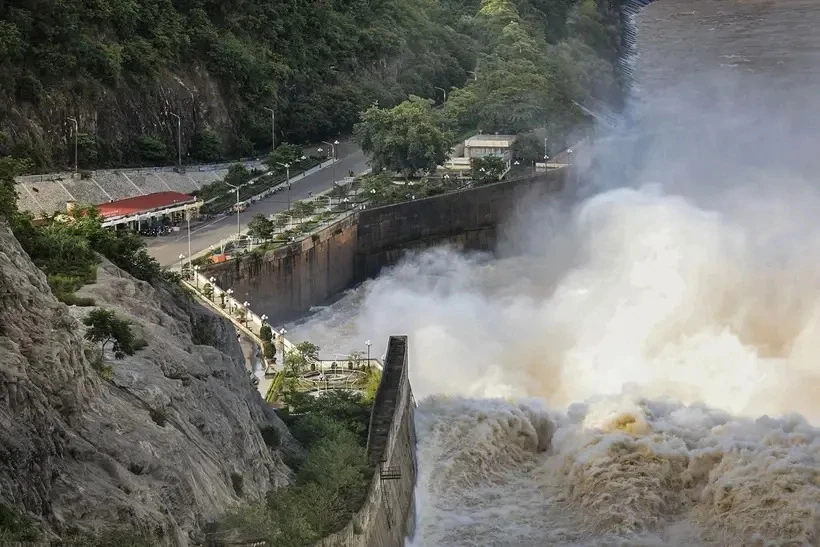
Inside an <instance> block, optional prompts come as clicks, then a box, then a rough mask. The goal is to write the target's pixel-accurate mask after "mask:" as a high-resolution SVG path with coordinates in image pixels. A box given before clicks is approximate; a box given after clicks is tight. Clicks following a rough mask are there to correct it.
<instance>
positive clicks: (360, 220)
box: [202, 169, 571, 324]
mask: <svg viewBox="0 0 820 547" xmlns="http://www.w3.org/2000/svg"><path fill="white" fill-rule="evenodd" d="M569 173H570V171H569V170H568V169H556V170H554V171H549V172H547V173H539V174H536V175H532V176H528V177H523V178H520V179H516V180H511V181H504V182H499V183H496V184H489V185H485V186H479V187H477V188H470V189H466V190H461V191H458V192H452V193H449V194H443V195H440V196H434V197H429V198H425V199H419V200H415V201H409V202H404V203H399V204H396V205H388V206H384V207H375V208H372V209H365V210H362V211H356V212H354V213H351V214H350V215H348V216H347V217H345V218H343V219H341V220H339V221H337V222H335V223H333V224H331V225H329V226H328V227H326V228H324V229H323V230H321V231H319V232H318V233H316V234H314V235H312V236H311V237H308V238H305V239H303V240H302V241H299V242H296V243H293V244H291V245H287V246H285V247H281V248H279V249H276V250H274V251H269V252H267V253H265V254H264V255H256V254H251V255H248V256H245V257H241V258H239V259H235V260H229V261H227V262H223V263H221V264H213V265H209V266H207V267H206V268H203V271H202V274H203V275H204V276H205V277H210V276H214V277H215V278H216V279H217V281H216V284H217V285H218V286H220V287H226V288H227V287H229V288H232V289H233V291H234V295H235V296H236V298H237V299H239V300H240V301H242V300H248V301H250V302H251V303H252V305H253V309H255V310H260V312H261V313H265V314H266V315H267V316H268V317H269V318H270V322H271V323H274V324H276V323H280V322H284V321H288V320H290V319H293V318H295V317H297V316H299V315H301V314H304V313H305V312H307V311H309V310H310V308H311V307H312V306H317V305H320V304H322V303H325V302H326V301H327V300H328V299H329V298H331V297H333V296H335V295H337V294H339V293H340V292H342V291H343V290H345V289H347V288H350V287H351V286H353V285H355V284H357V283H360V282H362V281H364V280H366V279H368V278H371V277H375V276H376V275H378V273H379V271H380V270H381V269H382V268H383V267H385V266H390V265H392V264H395V263H396V262H397V261H398V260H399V259H400V258H401V257H402V256H403V255H404V254H405V253H406V252H407V251H408V250H417V249H423V248H427V247H432V246H435V245H440V244H443V243H449V244H452V245H454V246H456V247H457V248H459V249H463V250H484V251H492V250H493V249H494V247H495V244H496V241H497V237H498V228H499V226H501V225H502V224H503V223H504V222H505V221H506V220H507V219H510V218H511V217H512V216H513V215H514V213H515V210H516V207H518V206H520V205H521V204H527V203H532V202H533V201H535V200H538V199H541V198H543V197H544V196H546V195H549V194H553V193H555V192H557V191H559V190H561V189H562V188H563V187H564V186H565V184H566V183H567V178H568V177H569V176H571V175H570V174H569Z"/></svg>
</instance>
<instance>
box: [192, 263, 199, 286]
mask: <svg viewBox="0 0 820 547" xmlns="http://www.w3.org/2000/svg"><path fill="white" fill-rule="evenodd" d="M199 270H200V267H199V265H198V264H197V265H196V266H194V273H193V276H194V283H196V290H199Z"/></svg>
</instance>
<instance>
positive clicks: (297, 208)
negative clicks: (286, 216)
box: [293, 201, 314, 219]
mask: <svg viewBox="0 0 820 547" xmlns="http://www.w3.org/2000/svg"><path fill="white" fill-rule="evenodd" d="M313 207H314V205H313V202H311V201H297V202H296V203H294V204H293V215H294V216H295V217H296V218H299V219H303V218H305V217H308V216H310V215H311V214H312V213H313Z"/></svg>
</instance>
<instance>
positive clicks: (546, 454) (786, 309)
mask: <svg viewBox="0 0 820 547" xmlns="http://www.w3.org/2000/svg"><path fill="white" fill-rule="evenodd" d="M634 17H635V40H636V42H637V44H638V46H639V54H638V55H637V57H636V58H634V59H631V60H630V63H632V65H633V68H632V74H633V78H634V82H635V88H634V91H633V97H632V99H631V101H630V105H629V108H628V110H627V112H626V113H625V116H624V122H623V123H624V126H625V128H624V131H625V132H626V133H639V134H641V135H650V137H647V138H641V142H640V146H635V145H634V140H630V139H628V138H626V139H622V144H617V143H615V144H613V143H614V142H615V140H617V139H614V140H613V141H610V144H608V145H607V146H606V147H604V149H601V148H600V147H596V148H597V150H596V151H597V152H598V158H597V161H596V164H595V165H594V166H593V167H592V168H591V169H589V170H586V171H585V172H584V174H583V176H582V181H581V182H583V184H578V183H576V182H574V183H573V184H567V185H566V186H568V187H579V188H583V191H582V192H580V193H579V194H580V197H576V196H573V199H571V200H569V199H561V200H559V199H553V200H550V199H547V200H545V201H544V202H542V203H541V204H540V205H538V206H536V210H537V212H536V214H530V215H526V214H525V215H520V214H518V213H517V212H514V213H513V216H514V217H519V220H522V221H520V222H513V223H512V224H515V225H514V226H509V225H508V226H505V227H504V228H503V229H502V230H501V231H499V229H498V228H496V229H495V231H491V230H488V229H486V230H480V229H479V230H478V233H479V234H480V233H483V234H484V236H483V237H486V238H487V239H486V240H485V241H484V242H482V241H481V237H482V236H479V235H478V234H476V235H475V236H473V237H472V238H471V240H472V241H473V242H474V243H472V244H470V245H469V246H468V245H464V246H463V248H465V249H466V248H473V249H478V250H479V251H480V250H481V249H488V248H490V247H491V245H490V243H489V242H490V241H491V240H492V241H494V242H496V243H497V242H499V241H501V242H502V245H501V247H502V248H501V249H497V251H500V252H496V253H495V256H494V257H489V256H488V255H486V254H482V253H481V252H478V253H463V252H458V250H457V249H459V248H462V247H461V246H460V244H459V243H458V238H457V237H454V238H450V239H452V240H455V241H456V244H455V249H456V250H455V251H453V250H448V249H446V248H440V247H438V248H437V247H434V246H429V245H425V244H423V243H422V244H421V245H422V246H424V247H425V249H424V250H421V251H419V252H414V253H406V254H405V255H404V256H403V257H402V258H400V259H398V260H395V259H392V258H385V257H390V256H391V252H392V251H391V249H392V248H394V244H393V243H392V242H387V243H385V244H384V246H383V247H382V248H381V249H380V250H378V251H377V252H374V253H373V255H372V256H378V257H382V258H376V259H373V263H374V264H381V265H382V266H384V265H389V267H388V268H386V269H382V270H381V272H380V274H379V275H378V276H377V277H370V278H369V279H368V276H372V275H373V273H374V272H375V270H376V269H377V267H378V266H374V268H373V270H370V271H369V272H368V270H367V268H366V267H365V266H364V265H365V264H367V260H366V256H368V254H369V253H366V252H365V250H366V249H368V248H372V247H365V243H360V242H366V241H373V240H371V239H368V238H366V237H363V238H362V240H359V235H360V234H359V232H358V228H357V230H356V232H355V235H353V233H351V238H355V242H356V247H355V250H352V251H351V252H350V257H351V258H350V260H349V262H347V261H346V262H345V264H353V265H354V266H351V271H350V272H349V274H348V275H349V278H350V279H351V280H355V281H351V283H353V284H354V285H355V284H356V283H358V285H356V288H354V289H351V290H348V291H346V292H345V294H344V296H343V297H342V298H340V299H339V300H337V301H336V302H334V303H333V304H331V305H330V306H328V307H326V308H324V309H322V310H321V311H319V312H317V313H316V314H314V316H312V317H311V318H310V319H309V320H308V321H306V322H305V323H302V324H300V325H297V326H290V327H289V333H290V334H289V335H290V336H292V337H294V338H295V339H296V340H301V339H309V340H311V341H313V342H314V343H316V344H318V345H319V346H320V347H322V348H335V349H334V350H333V351H339V352H347V351H352V350H356V349H361V348H362V347H363V343H364V340H368V339H369V340H373V341H374V347H373V351H374V352H376V354H377V355H379V354H380V352H382V351H385V350H386V349H387V348H386V347H385V346H384V344H383V342H382V344H381V346H380V347H379V342H380V340H387V337H388V336H389V335H390V334H392V333H397V332H401V333H404V334H407V335H408V356H409V360H410V362H411V363H412V366H411V367H410V370H409V376H410V381H411V383H412V386H413V392H414V394H415V397H416V398H417V400H418V406H417V407H416V408H415V410H414V418H415V423H416V457H417V461H418V476H417V486H416V489H415V499H416V507H415V522H416V527H415V535H414V537H413V538H412V540H411V541H410V542H409V543H408V545H409V546H411V547H440V546H441V547H444V546H447V547H449V546H457V547H461V546H467V545H470V546H476V545H480V546H482V547H483V546H516V547H541V546H543V545H555V546H572V547H576V546H590V547H592V546H596V547H597V546H612V545H630V546H642V547H649V546H652V547H656V546H661V545H671V546H687V547H688V546H709V547H718V546H720V547H724V546H726V547H729V546H731V547H735V546H738V547H740V546H765V545H784V546H785V545H788V546H795V547H797V546H804V545H818V544H820V521H819V520H818V518H817V514H818V513H817V510H816V509H817V507H818V503H820V488H819V487H818V483H817V477H818V473H820V429H818V425H820V405H818V403H817V398H816V393H817V390H818V389H820V374H818V372H817V370H818V369H817V365H816V357H815V356H816V355H817V354H818V352H819V351H820V345H818V340H820V337H818V334H817V333H818V322H817V319H816V318H817V317H818V313H820V311H818V310H819V308H818V304H817V302H818V301H820V300H818V299H819V298H820V276H818V274H817V267H816V259H815V257H816V256H820V243H818V242H820V223H818V221H817V218H816V211H817V210H818V208H820V181H818V178H817V173H818V172H820V156H818V154H817V153H816V150H815V148H816V142H817V141H818V137H819V135H818V131H817V128H818V127H820V103H818V100H817V97H818V96H820V95H818V93H817V91H818V90H820V68H818V64H817V63H816V59H817V55H818V53H820V40H818V35H817V33H816V32H814V31H813V29H816V28H817V25H820V4H817V2H809V1H805V0H781V1H778V2H765V1H758V0H752V1H742V2H741V1H736V0H725V1H721V2H715V1H712V0H685V1H684V0H662V1H658V2H654V3H652V4H651V5H649V6H647V7H646V8H645V9H643V10H642V11H640V13H638V14H636V15H635V16H634ZM784 29H789V30H788V32H784ZM615 133H616V134H617V130H616V131H615ZM636 158H638V159H637V160H636ZM486 191H489V190H486ZM524 199H525V201H526V198H524ZM485 207H487V206H485ZM485 210H486V209H485ZM513 210H514V209H513ZM394 211H395V210H394ZM508 211H509V209H508ZM376 213H378V211H377V210H373V211H372V214H376ZM360 220H361V219H360ZM508 220H510V219H508ZM382 222H384V224H382ZM428 222H432V221H428ZM508 224H509V223H508ZM379 225H380V226H382V227H383V228H385V231H384V232H383V233H385V234H387V233H390V232H389V231H388V230H387V229H386V228H387V227H389V226H391V224H390V221H389V220H388V219H387V218H384V219H382V220H381V221H379ZM480 225H481V223H476V224H474V226H477V227H480ZM363 226H365V225H364V224H363ZM501 232H505V233H506V235H504V236H503V238H500V237H499V236H500V235H501ZM366 233H373V232H372V231H371V232H367V231H365V229H364V228H362V232H361V235H363V236H364V234H366ZM440 233H441V234H442V235H443V234H444V232H443V231H442V232H440ZM434 239H435V237H433V236H432V235H431V236H430V240H431V241H432V240H434ZM442 239H445V240H446V239H448V238H447V237H443V238H442ZM509 242H516V243H517V244H518V246H519V248H520V250H521V252H516V253H507V252H505V250H504V249H503V246H504V245H506V244H508V243H509ZM360 244H362V248H361V253H360V252H359V251H360V250H359V245H360ZM370 245H372V244H370ZM402 245H404V246H405V248H409V247H411V246H412V245H405V244H404V243H403V242H401V241H398V242H396V245H395V246H399V247H400V246H402ZM357 257H358V258H357ZM356 272H360V273H359V274H358V275H360V277H356V276H355V275H354V273H356ZM365 272H368V273H365Z"/></svg>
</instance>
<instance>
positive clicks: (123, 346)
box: [83, 308, 136, 359]
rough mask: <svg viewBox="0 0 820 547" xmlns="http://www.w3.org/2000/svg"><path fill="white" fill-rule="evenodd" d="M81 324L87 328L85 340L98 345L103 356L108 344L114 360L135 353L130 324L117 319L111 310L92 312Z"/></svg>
mask: <svg viewBox="0 0 820 547" xmlns="http://www.w3.org/2000/svg"><path fill="white" fill-rule="evenodd" d="M83 323H84V324H85V325H86V326H87V327H89V328H88V330H87V331H86V333H85V338H86V340H89V341H90V342H93V343H95V344H100V350H101V351H102V354H103V355H105V348H106V346H107V345H108V344H111V349H112V350H113V351H114V357H115V358H116V359H123V358H124V357H125V356H126V355H134V353H135V352H136V347H135V342H136V339H135V337H134V333H133V332H132V331H131V323H129V322H128V321H127V320H125V319H121V318H119V317H117V314H116V313H114V311H113V310H106V309H103V308H98V309H96V310H93V311H91V312H90V313H89V314H88V315H87V316H86V317H85V318H84V319H83Z"/></svg>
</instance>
